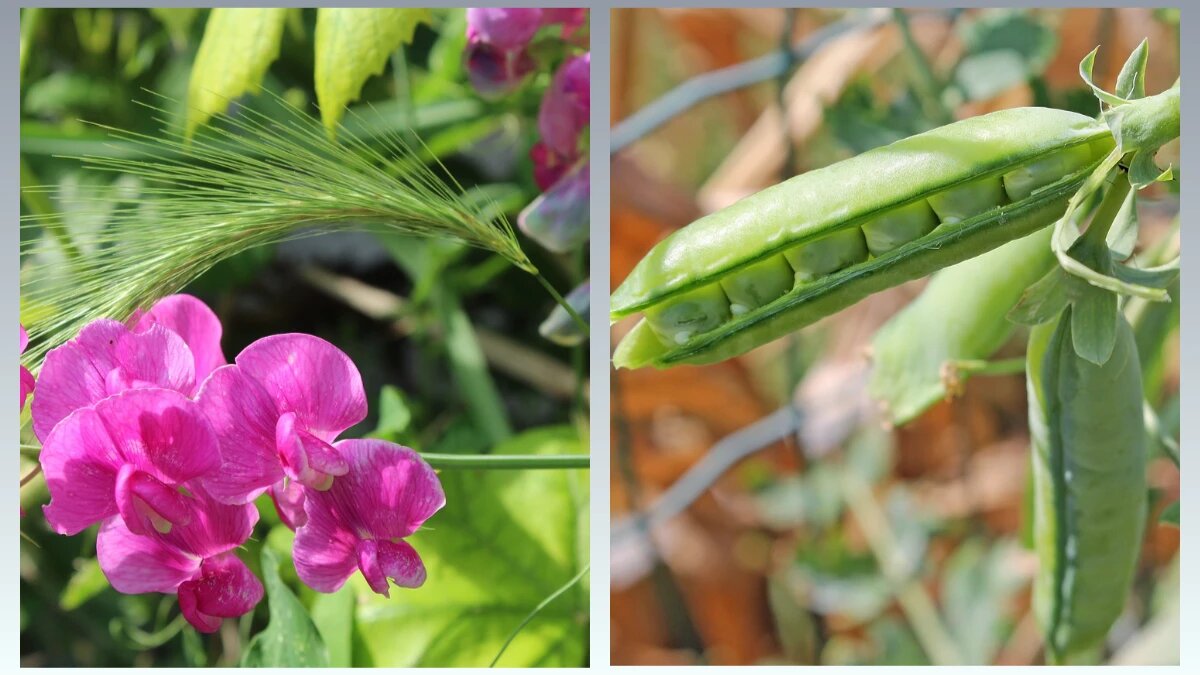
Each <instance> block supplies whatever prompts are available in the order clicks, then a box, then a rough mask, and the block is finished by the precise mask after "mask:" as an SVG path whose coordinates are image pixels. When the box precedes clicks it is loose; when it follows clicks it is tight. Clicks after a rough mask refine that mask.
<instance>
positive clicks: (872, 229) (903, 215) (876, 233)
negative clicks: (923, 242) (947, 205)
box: [862, 199, 938, 256]
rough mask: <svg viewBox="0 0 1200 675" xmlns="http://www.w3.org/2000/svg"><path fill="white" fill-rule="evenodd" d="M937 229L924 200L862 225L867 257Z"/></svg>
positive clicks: (931, 213) (931, 211)
mask: <svg viewBox="0 0 1200 675" xmlns="http://www.w3.org/2000/svg"><path fill="white" fill-rule="evenodd" d="M937 226H938V219H937V215H936V214H935V213H934V212H933V209H931V208H930V207H929V202H927V201H925V200H924V199H920V200H917V201H915V202H913V203H912V204H908V205H907V206H901V207H900V208H898V209H896V210H895V211H892V212H890V213H885V214H883V215H882V216H878V217H876V218H872V219H871V220H868V221H867V222H865V223H863V225H862V231H863V236H864V238H865V239H866V241H867V249H868V250H869V251H870V252H871V255H874V256H880V255H883V254H884V253H887V252H888V251H891V250H892V249H894V248H896V247H898V246H902V245H904V244H907V243H908V242H910V241H912V240H914V239H918V238H920V237H923V236H925V235H926V234H929V233H930V232H932V231H933V228H935V227H937Z"/></svg>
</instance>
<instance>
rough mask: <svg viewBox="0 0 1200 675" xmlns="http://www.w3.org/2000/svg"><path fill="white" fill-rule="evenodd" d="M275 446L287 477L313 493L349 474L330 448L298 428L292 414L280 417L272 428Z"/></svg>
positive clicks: (335, 452)
mask: <svg viewBox="0 0 1200 675" xmlns="http://www.w3.org/2000/svg"><path fill="white" fill-rule="evenodd" d="M275 445H276V448H277V449H278V451H279V456H280V457H282V458H283V463H284V467H283V468H284V472H286V473H287V474H288V477H289V478H291V479H292V480H295V481H298V482H300V483H302V484H304V485H306V486H308V487H310V488H313V489H314V490H325V489H328V487H329V485H330V484H331V483H332V479H333V478H334V477H335V476H342V475H345V473H346V472H347V471H349V470H350V465H349V464H348V463H347V462H346V460H344V459H342V456H341V455H340V454H339V453H338V451H337V450H334V449H333V446H331V445H329V444H328V443H326V442H325V441H322V440H321V439H319V438H317V437H316V436H313V435H312V434H310V433H308V432H307V431H305V430H304V429H302V428H300V427H299V426H298V423H297V419H296V414H295V413H284V414H283V415H282V416H280V418H279V422H278V424H277V425H276V426H275Z"/></svg>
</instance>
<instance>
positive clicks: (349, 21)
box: [314, 8, 430, 135]
mask: <svg viewBox="0 0 1200 675" xmlns="http://www.w3.org/2000/svg"><path fill="white" fill-rule="evenodd" d="M429 17H430V12H429V10H428V9H395V8H391V9H384V8H380V9H375V8H372V9H350V8H321V9H319V10H317V39H316V55H315V58H316V73H315V76H314V77H315V83H316V89H317V102H318V103H319V104H320V106H321V120H322V121H323V122H324V123H325V128H326V129H327V130H328V131H329V133H330V134H331V135H332V134H333V133H334V131H335V129H336V128H337V123H338V121H339V120H340V119H341V118H342V115H343V114H344V113H345V109H346V106H347V105H348V104H349V103H350V102H351V101H354V100H356V99H357V98H358V96H359V94H360V93H361V92H362V87H363V84H365V83H366V81H367V78H369V77H371V76H372V75H379V74H382V73H383V68H384V66H385V65H386V64H387V60H388V57H389V56H391V54H392V52H393V51H395V50H396V49H397V48H398V47H399V46H400V45H402V44H404V43H407V42H411V41H412V37H413V32H414V31H416V29H417V24H419V23H421V22H427V21H429ZM397 93H398V94H400V95H404V93H403V92H397Z"/></svg>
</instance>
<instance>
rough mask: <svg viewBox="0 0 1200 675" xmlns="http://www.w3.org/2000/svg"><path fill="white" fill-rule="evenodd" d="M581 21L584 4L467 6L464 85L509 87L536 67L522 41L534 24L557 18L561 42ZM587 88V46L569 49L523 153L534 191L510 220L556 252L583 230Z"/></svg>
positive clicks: (574, 243)
mask: <svg viewBox="0 0 1200 675" xmlns="http://www.w3.org/2000/svg"><path fill="white" fill-rule="evenodd" d="M586 21H587V10H585V9H524V8H512V7H499V8H471V9H468V10H467V41H468V48H467V72H468V74H469V76H470V78H471V83H472V85H473V86H474V87H475V89H476V90H477V91H478V92H479V93H480V94H481V95H482V96H485V97H489V98H499V97H500V96H503V95H505V94H508V93H511V92H513V91H515V90H516V89H517V88H518V87H520V85H521V84H522V83H523V82H524V81H525V79H526V78H527V77H528V76H529V75H530V74H531V73H532V72H533V71H534V70H535V68H536V67H537V64H536V63H535V62H534V60H533V58H532V57H531V56H530V53H529V47H530V44H531V42H532V41H533V39H534V36H535V35H536V34H537V33H538V31H539V30H541V29H542V28H543V27H544V26H560V25H561V27H562V32H561V37H562V39H563V40H564V41H569V40H571V38H572V37H573V36H574V35H576V34H577V33H578V32H579V31H580V28H581V27H582V26H583V24H584V23H585V22H586ZM575 51H579V50H578V49H576V50H575ZM590 92H591V53H590V52H586V51H585V52H583V53H576V54H573V55H569V56H568V57H567V58H566V59H565V60H564V61H563V62H562V63H561V64H560V65H559V66H558V69H557V70H556V71H555V72H554V75H553V77H552V78H551V81H550V86H549V88H548V89H547V90H546V93H545V95H544V96H543V98H542V102H541V106H540V108H539V110H538V118H537V128H538V135H539V139H538V141H537V142H536V143H534V145H533V147H532V148H531V150H530V159H531V160H532V161H533V176H534V181H535V182H536V183H537V185H538V188H539V189H540V190H541V191H542V194H541V195H540V196H539V197H538V198H537V199H535V200H534V201H533V202H532V203H530V204H529V206H528V207H526V208H525V209H524V210H523V211H522V212H521V214H520V217H519V218H518V221H517V223H518V225H519V226H520V227H521V229H522V231H524V232H525V233H526V234H527V235H529V236H530V237H532V238H533V239H535V240H536V241H538V243H540V244H542V245H543V246H545V247H546V248H547V249H549V250H551V251H554V252H556V253H566V252H568V251H571V250H574V249H576V248H578V247H579V246H581V245H582V244H583V243H584V242H586V241H587V238H588V235H589V224H590V219H589V214H588V202H589V196H590V192H591V188H590V185H591V183H590V180H589V179H590V172H589V168H588V161H587V156H586V153H587V129H588V125H589V119H590V111H591V93H590Z"/></svg>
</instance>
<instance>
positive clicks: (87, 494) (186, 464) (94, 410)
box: [34, 387, 221, 534]
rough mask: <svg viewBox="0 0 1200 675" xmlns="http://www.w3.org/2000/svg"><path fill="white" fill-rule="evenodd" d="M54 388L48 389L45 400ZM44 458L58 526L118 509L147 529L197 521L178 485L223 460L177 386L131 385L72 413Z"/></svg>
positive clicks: (130, 523)
mask: <svg viewBox="0 0 1200 675" xmlns="http://www.w3.org/2000/svg"><path fill="white" fill-rule="evenodd" d="M49 393H50V392H49V391H48V390H47V388H46V387H43V388H42V394H40V395H39V398H41V397H42V396H44V395H46V394H49ZM34 405H35V406H36V405H37V399H35V403H34ZM39 459H40V461H41V464H42V470H43V472H44V473H45V475H46V486H47V487H48V488H49V490H50V503H49V504H47V505H46V506H44V507H42V509H43V511H44V513H45V515H46V520H47V522H49V523H50V526H51V527H52V528H53V529H54V531H55V532H58V533H59V534H76V533H77V532H79V531H81V530H83V529H84V528H86V527H88V526H89V525H92V524H93V523H97V522H100V521H101V520H104V519H106V518H109V517H112V516H116V515H118V514H119V515H120V518H121V519H122V520H123V521H124V524H125V526H126V527H127V528H128V529H129V530H130V531H132V532H134V533H135V534H148V533H150V532H153V531H158V532H169V531H171V530H172V529H174V528H175V527H176V526H183V525H187V524H188V523H189V522H191V521H192V519H193V517H195V515H196V514H194V513H193V512H192V509H191V506H190V504H189V502H188V500H187V499H186V498H185V497H184V495H182V494H181V493H180V492H179V490H178V487H179V486H181V485H182V484H184V483H186V482H188V481H190V480H193V479H196V478H199V477H202V476H204V475H206V474H209V473H212V472H214V471H216V470H217V469H218V468H219V467H220V459H221V458H220V452H219V450H218V447H217V437H216V435H215V434H214V433H213V430H212V427H210V426H209V424H208V422H207V420H205V418H204V415H203V413H202V412H201V410H200V408H199V406H198V405H196V404H195V403H194V402H192V401H191V400H190V399H188V398H187V397H186V396H184V395H183V394H180V393H179V392H177V391H171V390H168V389H133V390H130V391H126V392H123V393H120V394H117V395H116V396H112V397H109V398H105V399H104V400H101V401H100V402H98V403H96V404H95V405H94V406H90V407H85V408H81V409H79V410H77V411H75V412H74V413H72V414H71V415H70V416H68V417H67V418H66V419H64V420H63V421H62V422H61V423H59V424H58V425H56V426H55V427H54V429H53V431H51V432H50V433H49V434H48V436H47V438H46V440H45V443H44V445H43V446H42V451H41V454H40V456H39Z"/></svg>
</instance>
